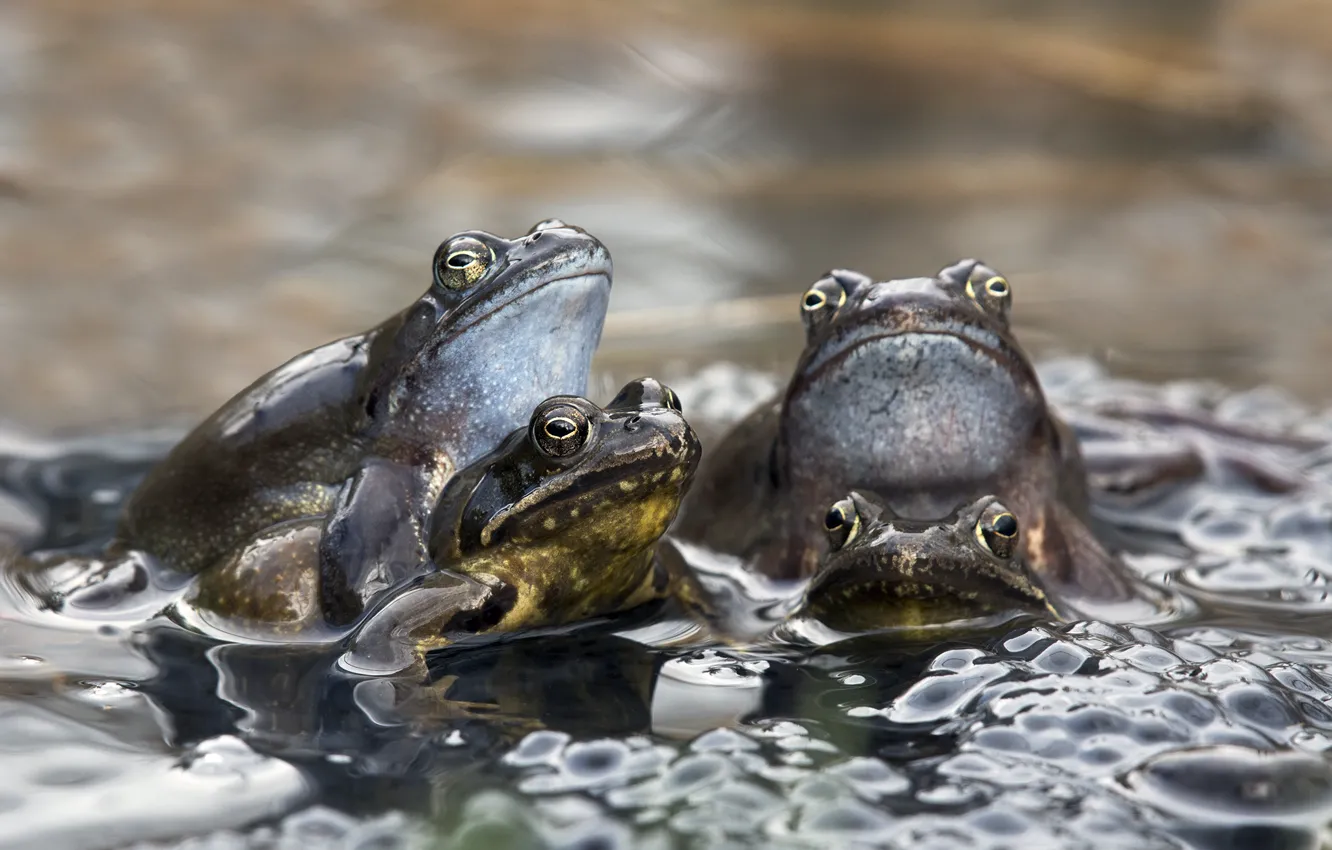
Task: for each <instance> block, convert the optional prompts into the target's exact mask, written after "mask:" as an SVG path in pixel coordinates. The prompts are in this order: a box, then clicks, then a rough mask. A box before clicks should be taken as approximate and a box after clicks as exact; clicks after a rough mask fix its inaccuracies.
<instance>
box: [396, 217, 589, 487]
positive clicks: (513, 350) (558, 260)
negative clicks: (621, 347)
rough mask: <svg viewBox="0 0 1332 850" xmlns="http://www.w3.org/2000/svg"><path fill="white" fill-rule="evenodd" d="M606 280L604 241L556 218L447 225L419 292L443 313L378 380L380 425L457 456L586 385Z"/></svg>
mask: <svg viewBox="0 0 1332 850" xmlns="http://www.w3.org/2000/svg"><path fill="white" fill-rule="evenodd" d="M486 255H489V256H486ZM450 258H452V260H451V259H450ZM476 258H479V259H476ZM474 259H475V263H473V264H472V265H468V264H469V263H472V261H473V260H474ZM478 263H479V264H481V265H484V269H479V268H478V267H477V266H476V264H478ZM478 272H479V273H478ZM610 287H611V260H610V254H609V252H608V251H607V250H606V247H605V246H604V245H602V244H601V242H600V241H598V240H597V239H596V238H595V237H593V236H591V235H590V234H588V233H586V232H584V231H582V230H580V229H578V228H575V227H570V226H567V225H564V224H563V223H561V222H557V221H550V222H542V223H541V224H538V225H537V226H536V227H534V228H533V229H532V231H531V232H530V233H529V234H528V235H526V236H524V237H522V238H520V239H516V240H508V239H502V238H500V237H497V236H494V235H492V234H489V233H483V232H479V231H474V232H468V233H462V234H458V235H457V236H455V237H453V238H452V239H450V240H449V241H448V242H446V243H444V245H442V246H441V248H440V251H439V252H438V253H437V255H436V283H435V285H434V286H433V287H432V289H431V292H430V293H429V294H428V296H427V297H426V299H423V300H429V299H433V300H434V301H435V302H437V303H438V304H439V305H440V308H441V310H442V311H443V312H442V315H440V317H439V318H438V320H437V321H436V323H435V326H434V328H435V329H434V331H433V332H432V333H431V334H429V336H428V338H427V339H426V340H425V341H424V342H423V343H422V344H421V345H420V347H419V350H417V351H416V352H415V353H414V354H413V355H412V356H411V357H409V358H407V359H406V360H405V362H404V365H403V366H402V368H401V369H400V370H399V371H398V373H397V375H396V377H395V379H394V380H393V381H392V382H391V384H390V385H389V386H388V387H387V389H386V391H385V392H384V394H383V399H384V402H383V404H382V406H381V410H380V412H379V415H378V421H377V422H376V423H375V428H374V432H375V434H376V436H378V437H381V438H384V439H385V440H386V442H388V443H392V442H395V441H406V442H412V441H417V442H424V443H428V444H429V445H430V446H432V447H433V448H435V449H437V450H442V451H443V452H444V453H446V454H448V456H449V459H450V460H451V461H452V464H453V466H454V467H455V468H457V467H461V466H466V465H468V464H470V463H471V462H472V461H473V460H475V459H476V458H477V457H480V456H481V455H482V454H484V453H486V452H488V451H490V450H491V449H492V448H494V446H495V444H496V443H498V442H499V441H500V440H501V439H503V437H504V436H505V435H506V434H508V433H509V432H510V431H512V430H513V429H515V428H517V427H519V426H520V425H521V424H522V423H523V421H525V420H526V419H527V416H528V414H529V413H530V412H531V410H532V408H533V407H534V406H535V405H536V404H537V403H538V402H540V401H541V400H542V399H544V398H546V397H548V396H551V395H557V394H570V395H581V394H582V393H584V392H586V391H587V379H588V372H589V370H590V368H591V363H592V354H593V352H594V351H595V350H596V347H597V343H598V342H599V341H600V339H601V329H602V325H603V323H604V322H605V317H606V307H607V304H608V302H609V298H610Z"/></svg>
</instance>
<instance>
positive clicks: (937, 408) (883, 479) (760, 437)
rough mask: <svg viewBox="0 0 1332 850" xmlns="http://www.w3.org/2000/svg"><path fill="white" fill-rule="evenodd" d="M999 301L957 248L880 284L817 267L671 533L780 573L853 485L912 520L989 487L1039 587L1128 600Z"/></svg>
mask: <svg viewBox="0 0 1332 850" xmlns="http://www.w3.org/2000/svg"><path fill="white" fill-rule="evenodd" d="M1011 298H1012V291H1011V287H1010V285H1009V283H1008V282H1007V281H1006V280H1005V279H1004V278H1003V277H1002V276H1001V275H999V274H998V273H997V272H995V271H994V270H993V269H990V268H988V267H987V266H984V265H983V264H980V263H978V262H976V261H972V260H968V261H962V262H959V263H957V264H955V265H953V266H950V267H948V268H946V269H944V270H943V271H942V272H940V274H939V275H938V276H937V277H935V278H916V279H910V280H894V281H887V282H881V283H875V282H873V281H871V280H870V279H869V278H867V277H865V276H864V275H861V274H859V273H856V272H848V271H835V272H830V273H829V274H828V275H827V276H825V277H824V278H823V279H821V280H820V281H818V282H817V283H815V285H814V286H813V287H811V289H810V290H808V291H807V292H806V294H805V295H804V296H803V298H802V310H803V315H804V319H805V330H806V347H805V350H804V352H803V353H802V354H801V357H800V361H799V363H798V365H797V367H796V370H795V376H794V377H793V378H792V380H791V382H790V384H789V386H788V387H787V389H786V391H785V393H784V394H783V395H782V396H781V397H780V398H779V399H778V400H776V401H775V402H774V403H772V404H770V405H765V406H764V407H761V408H760V409H759V410H757V411H756V412H755V413H754V414H752V415H751V416H749V417H748V418H747V419H746V420H744V421H743V422H741V423H740V424H739V425H738V426H737V427H736V428H735V429H734V430H733V431H732V432H731V433H730V434H729V435H728V436H727V437H725V438H724V439H723V440H722V441H721V442H720V443H719V445H717V446H716V447H715V448H711V447H710V448H709V452H708V461H707V462H706V463H705V464H704V465H703V468H702V469H701V470H700V472H699V477H698V480H697V482H696V483H695V486H694V488H693V490H692V491H691V493H690V497H689V499H688V500H687V501H686V503H685V505H684V507H683V509H682V511H681V517H680V521H679V522H678V523H677V526H676V528H675V529H674V531H673V533H674V534H675V535H678V536H679V537H680V538H681V539H682V540H685V541H688V542H692V543H698V544H702V545H705V546H707V547H709V548H711V549H713V550H715V551H719V552H722V553H726V554H730V555H735V556H738V557H740V558H741V559H743V560H744V561H745V563H746V564H748V566H749V567H750V568H751V569H754V570H757V571H760V572H763V573H766V574H767V575H770V576H773V577H776V578H797V577H805V576H811V575H813V574H814V573H815V572H816V571H817V570H818V568H819V565H820V563H821V562H822V560H823V557H824V556H825V554H826V553H827V552H828V548H829V547H828V543H827V541H826V539H825V538H824V534H823V530H822V520H823V514H824V512H825V511H826V510H827V505H829V504H830V503H832V502H833V501H834V500H836V499H840V498H842V497H843V496H844V495H845V494H846V493H848V492H850V491H852V490H864V491H870V492H873V493H877V494H879V495H880V496H881V497H882V499H883V503H884V505H885V506H886V507H887V508H889V509H890V510H892V511H893V512H894V513H895V514H897V515H899V516H906V517H915V518H921V519H927V520H931V519H937V518H941V517H946V516H948V515H949V514H950V513H951V512H952V511H953V510H954V509H955V508H956V507H957V506H958V505H960V504H969V503H971V502H973V501H974V500H975V499H977V498H979V497H980V496H982V495H985V494H995V495H997V497H998V498H999V499H1001V500H1002V502H1003V503H1004V504H1005V505H1007V506H1008V507H1009V508H1010V509H1011V510H1012V512H1013V513H1014V515H1015V516H1016V517H1017V520H1018V522H1019V523H1020V524H1021V527H1022V529H1023V533H1022V554H1023V557H1024V558H1025V560H1026V563H1027V564H1028V565H1029V566H1030V568H1031V570H1032V571H1033V572H1034V574H1035V575H1036V576H1037V577H1039V579H1040V581H1041V583H1042V584H1043V585H1044V586H1045V587H1046V588H1047V589H1048V590H1049V592H1050V593H1051V594H1052V596H1054V597H1055V598H1059V599H1087V600H1096V601H1110V602H1114V601H1119V600H1124V599H1128V598H1130V597H1132V596H1133V593H1134V591H1133V588H1132V585H1131V582H1130V581H1129V579H1127V578H1126V576H1125V574H1124V572H1123V569H1122V566H1121V565H1120V564H1119V562H1118V561H1117V560H1116V559H1115V558H1114V557H1112V556H1111V555H1110V554H1109V553H1108V552H1106V550H1105V549H1104V548H1103V547H1102V546H1101V545H1100V544H1099V543H1098V542H1097V540H1096V539H1095V537H1093V535H1092V534H1091V532H1090V531H1089V529H1088V528H1087V526H1086V505H1087V494H1086V484H1085V481H1084V475H1083V471H1082V463H1081V458H1080V455H1079V452H1078V447H1077V443H1076V441H1075V440H1074V438H1073V436H1072V434H1071V432H1070V431H1069V429H1068V428H1067V426H1065V425H1064V424H1063V423H1062V422H1061V421H1060V420H1059V419H1058V418H1057V417H1055V416H1054V415H1053V414H1052V413H1051V411H1050V410H1049V409H1048V408H1047V406H1046V402H1045V397H1044V395H1043V393H1042V391H1041V387H1040V384H1039V383H1038V381H1037V378H1036V374H1035V371H1034V369H1033V367H1032V364H1031V361H1030V360H1029V358H1028V357H1027V355H1026V354H1025V353H1024V352H1023V350H1022V349H1021V347H1020V346H1019V345H1018V343H1017V341H1016V339H1015V338H1014V337H1013V334H1012V332H1011V330H1010V328H1009V322H1008V310H1009V305H1010V302H1011Z"/></svg>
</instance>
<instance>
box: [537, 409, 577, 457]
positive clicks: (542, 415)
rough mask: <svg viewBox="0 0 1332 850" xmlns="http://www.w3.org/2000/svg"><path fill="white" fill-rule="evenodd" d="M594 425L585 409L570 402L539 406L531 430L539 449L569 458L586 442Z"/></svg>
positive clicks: (548, 455)
mask: <svg viewBox="0 0 1332 850" xmlns="http://www.w3.org/2000/svg"><path fill="white" fill-rule="evenodd" d="M590 433H591V425H590V423H589V422H588V418H587V416H586V415H585V414H584V413H583V411H581V410H579V409H578V408H576V407H574V406H573V405H571V404H556V405H553V406H551V407H547V408H540V407H539V408H537V410H536V413H535V414H534V415H533V416H532V424H531V425H530V426H529V428H528V434H529V435H530V437H531V439H532V443H533V444H534V445H535V446H536V447H537V451H539V452H541V453H542V454H543V455H545V456H546V457H549V458H566V457H570V456H572V455H575V454H577V453H578V451H579V450H580V449H581V448H583V446H585V445H587V438H588V436H589V434H590Z"/></svg>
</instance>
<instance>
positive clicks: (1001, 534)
mask: <svg viewBox="0 0 1332 850" xmlns="http://www.w3.org/2000/svg"><path fill="white" fill-rule="evenodd" d="M823 523H824V529H825V530H826V531H827V533H828V538H829V543H830V545H831V549H832V551H831V552H830V553H829V554H828V556H827V558H826V559H825V560H824V563H823V566H822V567H821V568H820V570H819V572H818V573H816V574H815V575H814V577H813V578H812V579H810V582H809V584H808V586H807V587H806V590H805V597H804V601H803V604H802V608H801V611H800V613H801V614H803V615H804V616H808V617H811V618H813V619H815V620H818V621H819V622H821V623H823V624H824V625H826V626H828V627H830V628H832V629H835V630H837V631H839V632H866V631H879V630H885V629H920V628H927V627H931V626H943V625H948V624H950V623H957V622H959V621H968V620H975V619H977V618H986V617H994V616H1002V615H1009V614H1014V613H1020V612H1028V613H1036V614H1045V615H1054V616H1057V614H1056V611H1055V609H1054V608H1053V607H1052V605H1051V603H1050V601H1049V599H1048V598H1047V596H1046V593H1045V590H1044V589H1043V588H1042V587H1041V585H1040V584H1039V583H1038V582H1037V580H1036V579H1035V578H1034V577H1033V575H1032V573H1031V571H1030V570H1029V569H1028V568H1027V565H1026V562H1025V559H1024V558H1023V554H1022V546H1021V545H1020V534H1021V531H1020V529H1019V527H1018V521H1017V518H1016V517H1015V516H1014V515H1013V513H1012V512H1011V511H1009V510H1008V508H1006V507H1004V505H1003V504H1002V503H1000V502H999V500H998V499H996V498H995V497H994V496H985V497H983V498H981V499H978V500H976V501H975V502H972V503H970V504H966V505H963V506H961V507H959V508H957V509H956V510H955V511H953V512H952V513H951V514H949V515H948V516H946V517H944V518H942V519H938V520H930V521H920V520H905V519H902V518H900V517H898V516H896V515H895V514H894V513H893V512H892V511H891V510H890V509H889V508H888V507H887V506H886V505H885V504H884V503H883V502H882V501H881V500H880V499H879V498H878V497H876V496H874V495H872V494H869V493H862V492H853V493H851V495H849V496H847V497H846V498H845V499H842V500H840V501H838V502H836V503H834V504H833V506H832V507H831V508H829V509H828V512H827V515H826V516H825V517H824V520H823Z"/></svg>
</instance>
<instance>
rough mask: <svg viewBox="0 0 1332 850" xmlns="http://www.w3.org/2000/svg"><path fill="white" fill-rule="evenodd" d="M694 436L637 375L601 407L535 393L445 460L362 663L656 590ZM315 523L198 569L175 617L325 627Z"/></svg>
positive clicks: (649, 596)
mask: <svg viewBox="0 0 1332 850" xmlns="http://www.w3.org/2000/svg"><path fill="white" fill-rule="evenodd" d="M698 457H699V445H698V441H697V440H696V439H695V437H694V435H693V432H692V430H690V428H689V425H688V423H687V422H686V421H685V419H684V417H683V416H682V415H681V413H680V409H679V402H678V400H677V399H676V397H675V394H674V393H673V392H671V391H670V390H669V389H668V388H666V387H664V386H662V385H661V384H659V383H658V382H656V381H654V380H652V379H650V378H645V379H642V380H639V381H634V382H631V383H630V384H629V385H627V386H626V387H625V388H624V389H623V390H622V391H621V392H620V394H619V395H618V396H617V397H616V399H615V400H614V401H612V402H611V403H610V404H609V405H607V406H606V407H605V408H604V409H602V408H600V407H598V406H596V405H595V404H593V403H591V402H589V401H587V400H586V399H582V398H578V397H573V396H557V397H554V398H550V399H547V400H545V401H543V402H542V403H541V404H539V405H538V406H537V407H536V409H535V410H534V411H533V412H532V414H531V418H530V422H529V423H528V425H527V426H526V427H524V428H521V429H518V430H516V431H515V432H514V433H513V434H511V435H509V436H508V437H507V438H506V439H505V440H503V442H502V443H501V444H500V446H499V447H498V448H496V449H495V450H494V451H493V452H491V453H490V454H488V455H485V456H483V457H482V458H480V459H478V460H477V461H476V462H474V463H473V464H472V465H471V466H470V467H468V468H466V469H464V470H461V471H460V472H459V473H458V474H457V475H456V476H455V477H454V478H453V479H452V481H451V482H450V483H449V485H448V487H447V488H446V489H445V492H444V493H443V495H442V497H441V499H440V501H439V505H438V508H437V510H436V511H435V513H434V516H433V517H432V519H431V522H430V523H429V525H428V526H427V529H428V534H429V537H428V539H426V540H423V545H427V546H428V548H429V555H430V558H431V561H432V563H433V569H432V570H431V572H429V573H428V574H426V575H424V576H422V577H420V578H418V579H416V580H415V581H414V582H412V583H409V585H408V586H406V587H405V588H401V589H399V592H395V593H394V594H393V595H392V597H391V598H389V599H387V600H385V601H382V602H381V603H380V604H379V605H378V606H377V607H376V608H374V609H373V610H372V611H371V612H370V613H369V615H368V617H367V619H366V622H365V623H364V624H363V625H361V626H360V628H359V629H358V631H357V633H356V638H355V647H356V651H355V652H354V653H353V656H352V658H353V660H354V663H355V664H356V666H358V667H359V668H361V669H364V670H366V671H374V672H384V671H389V670H392V669H397V668H400V667H402V666H406V665H407V664H408V663H409V662H410V660H411V659H413V658H417V657H419V656H420V654H421V653H423V652H424V651H426V650H427V649H430V648H435V647H438V646H444V645H447V644H449V643H451V642H453V641H455V640H458V639H460V638H468V637H472V636H475V635H489V634H495V633H504V632H513V631H519V630H524V629H531V628H538V627H545V626H559V625H564V624H568V623H573V622H577V621H580V620H584V619H588V618H591V617H596V616H600V615H605V614H611V613H615V612H618V611H621V610H627V609H630V608H633V607H635V606H638V605H640V604H642V603H644V602H648V601H650V600H653V599H657V598H660V597H662V596H663V595H664V594H665V592H666V590H667V588H666V583H665V577H664V574H659V573H658V572H657V570H656V569H655V565H654V562H653V557H652V553H653V548H654V545H655V543H656V541H657V538H659V537H660V536H661V534H662V533H663V532H664V531H665V529H666V527H667V526H668V525H669V524H670V522H671V520H672V519H674V517H675V512H676V509H677V508H678V506H679V503H680V499H681V498H682V496H683V494H684V492H685V489H686V488H687V487H688V486H689V482H690V481H691V479H692V476H693V472H694V469H695V467H696V465H697V462H698ZM320 532H321V529H320V526H319V524H318V522H317V521H312V520H295V521H292V522H289V523H286V524H284V525H282V526H277V527H274V528H273V529H271V530H270V531H269V532H267V535H268V537H269V539H268V541H267V545H264V546H257V547H251V548H250V549H247V550H243V551H242V552H241V554H240V555H238V556H236V557H233V558H231V559H229V560H228V561H227V562H226V563H224V564H222V565H221V566H220V567H219V568H217V569H211V570H209V571H207V572H206V573H204V574H203V575H201V576H199V578H198V579H197V581H196V585H195V587H194V589H193V590H192V591H191V593H190V594H189V595H188V596H187V598H186V600H185V601H183V602H182V603H180V604H179V605H178V606H177V616H178V618H180V619H183V620H184V621H186V622H188V623H192V624H197V625H199V626H200V627H202V628H204V629H205V630H208V631H214V632H219V631H220V632H224V633H228V634H232V635H239V636H255V637H261V638H274V637H275V638H279V639H283V640H292V639H300V640H316V641H318V640H325V639H330V638H336V637H340V636H341V635H342V634H345V630H343V631H341V632H339V631H338V630H336V629H329V628H328V625H327V624H326V623H325V621H324V619H323V617H322V616H321V606H320V604H319V600H318V595H319V593H320V586H319V582H318V577H319V573H320V567H319V555H318V553H319V542H320Z"/></svg>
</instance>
